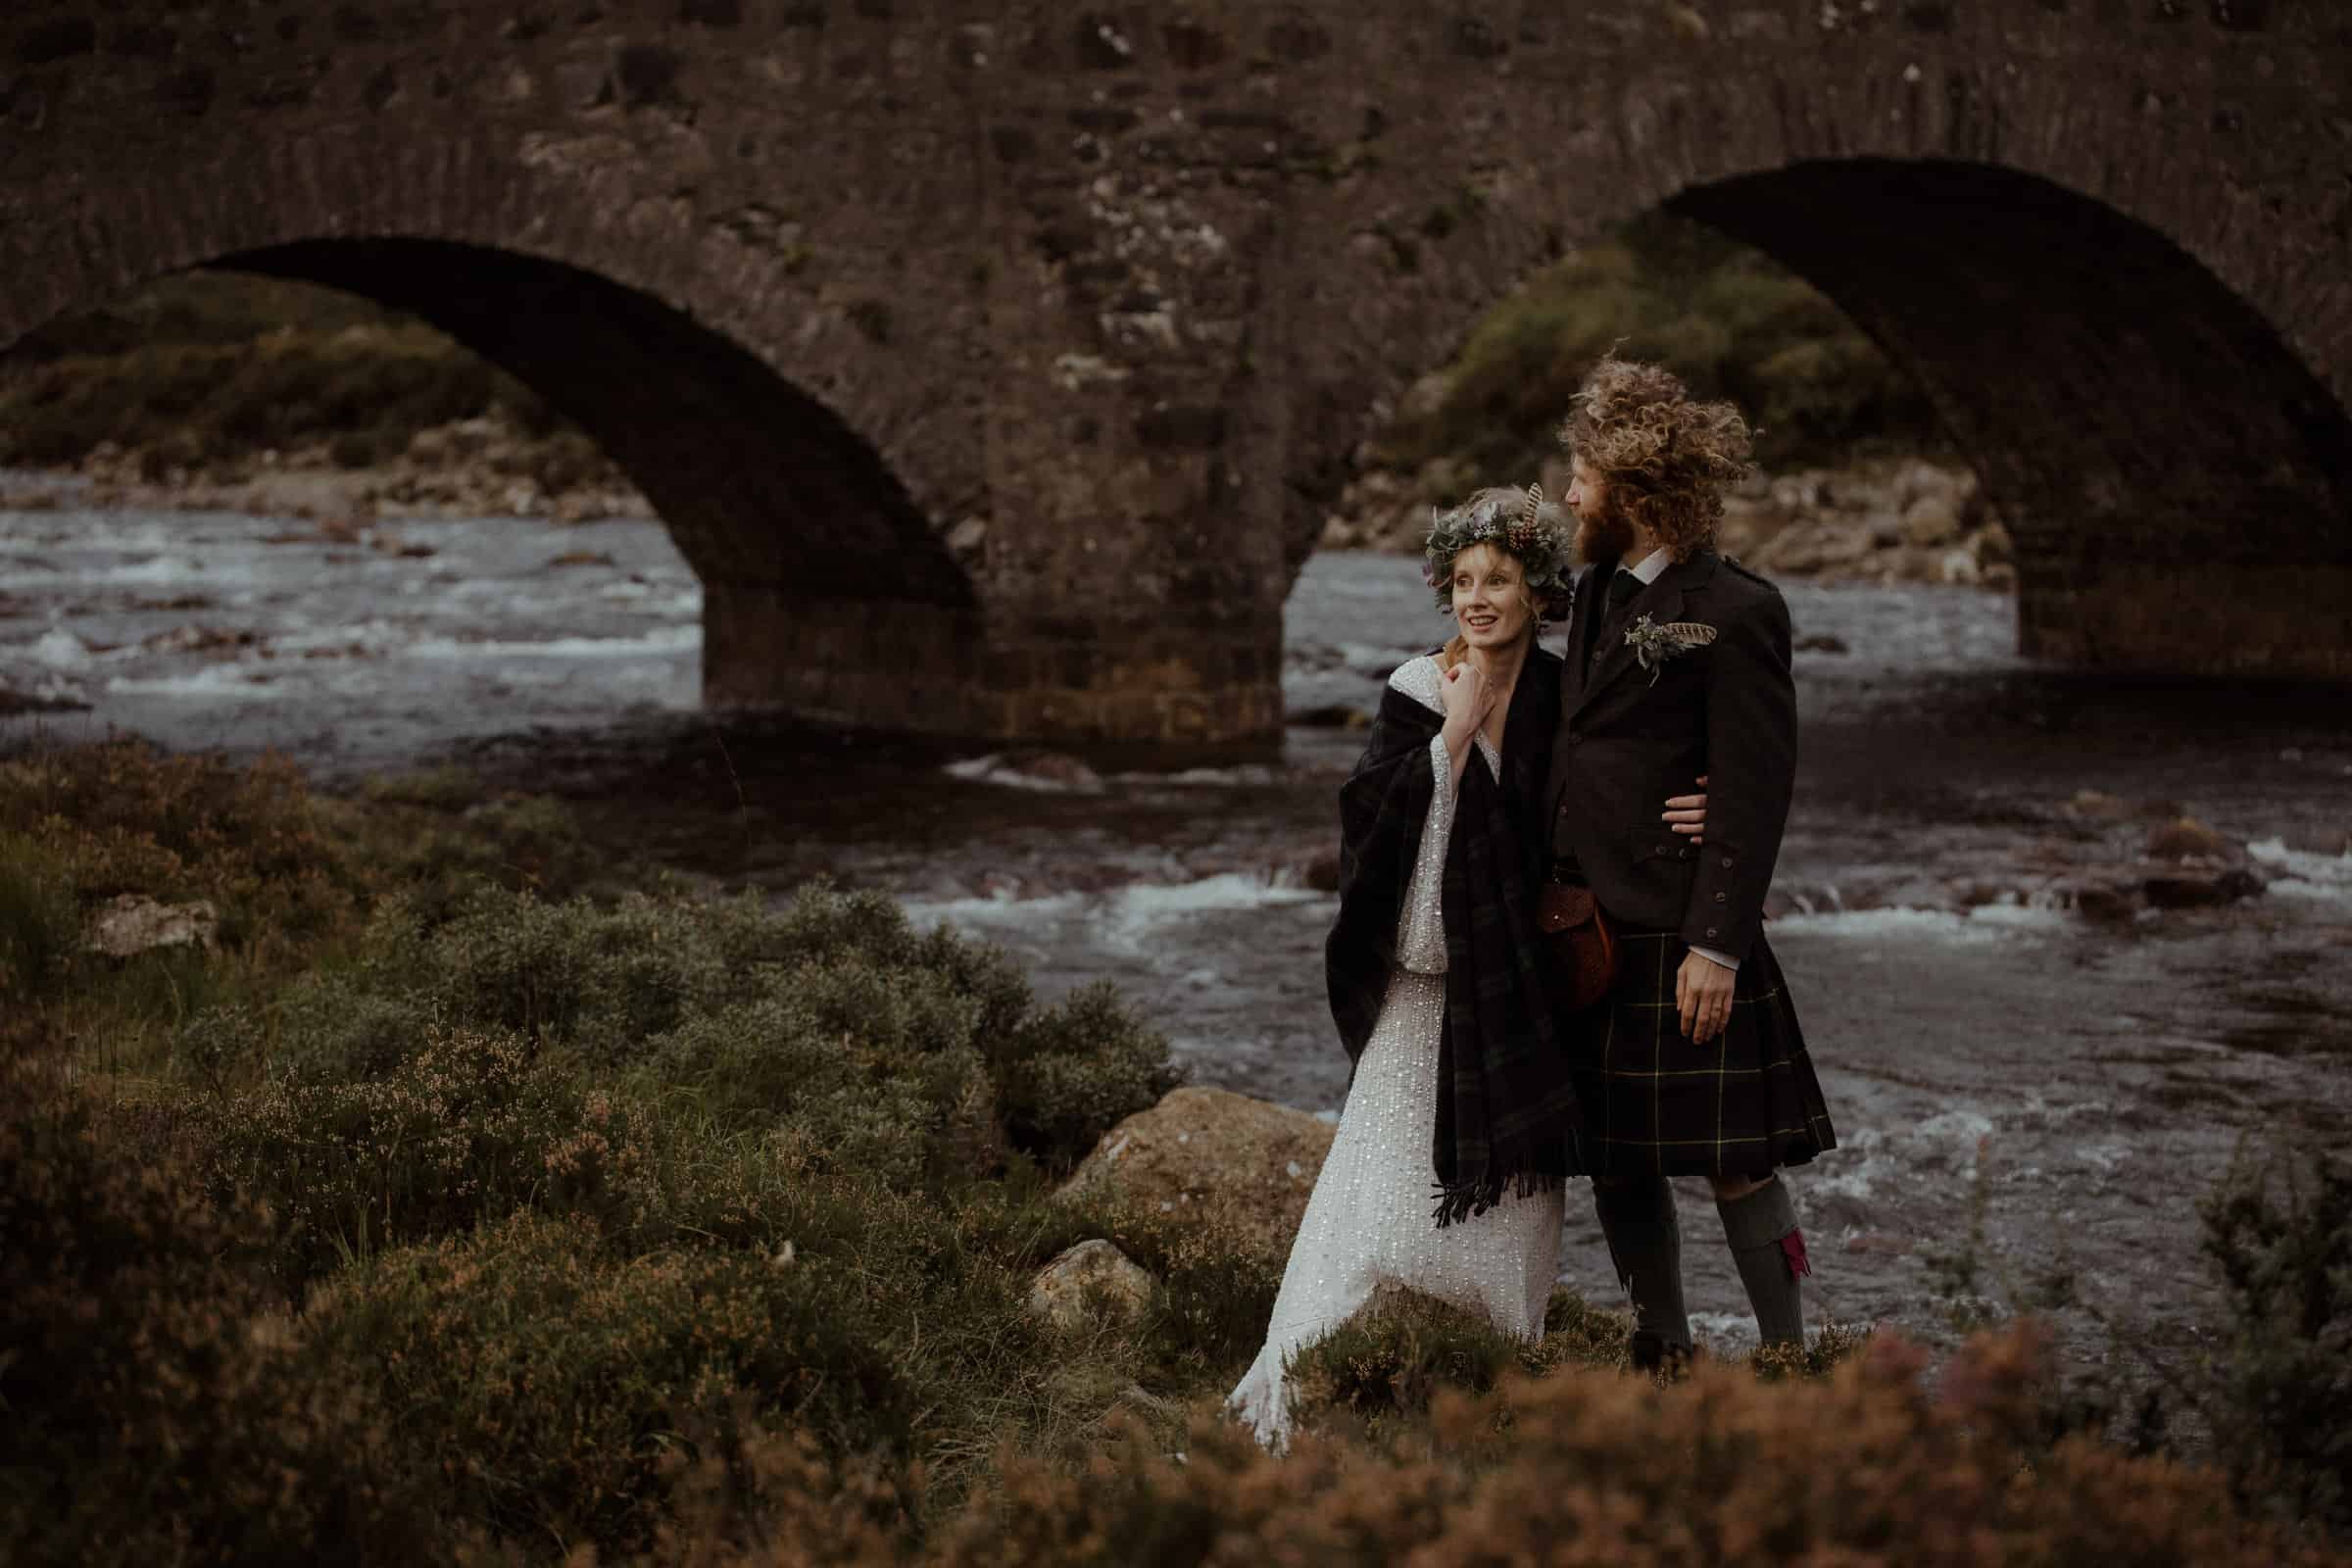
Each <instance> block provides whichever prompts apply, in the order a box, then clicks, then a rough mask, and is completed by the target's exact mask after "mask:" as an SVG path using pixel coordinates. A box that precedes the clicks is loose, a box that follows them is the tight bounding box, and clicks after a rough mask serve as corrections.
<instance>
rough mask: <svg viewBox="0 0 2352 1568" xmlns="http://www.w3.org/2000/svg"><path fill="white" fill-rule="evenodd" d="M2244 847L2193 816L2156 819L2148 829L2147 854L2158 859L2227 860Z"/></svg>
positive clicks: (2238, 856)
mask: <svg viewBox="0 0 2352 1568" xmlns="http://www.w3.org/2000/svg"><path fill="white" fill-rule="evenodd" d="M2242 856H2243V851H2242V850H2240V849H2239V847H2238V846H2237V845H2235V844H2232V843H2230V842H2229V840H2228V839H2226V838H2224V837H2222V835H2221V834H2219V833H2217V832H2215V831H2214V830H2213V829H2212V828H2210V827H2207V826H2206V825H2205V824H2204V823H2202V822H2200V821H2198V820H2197V819H2196V818H2195V817H2193V816H2177V817H2174V818H2173V819H2172V820H2171V821H2169V822H2159V823H2158V824H2156V826H2155V827H2154V828H2152V829H2150V830H2149V833H2148V857H2149V858H2151V859H2157V860H2226V859H2231V858H2242Z"/></svg>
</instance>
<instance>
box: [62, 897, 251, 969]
mask: <svg viewBox="0 0 2352 1568" xmlns="http://www.w3.org/2000/svg"><path fill="white" fill-rule="evenodd" d="M220 924H221V915H220V911H219V910H217V909H215V908H214V907H213V906H212V902H211V901H210V900H208V899H198V900H197V901H196V902H195V903H193V904H159V903H157V902H156V901H155V900H154V899H151V898H148V897H147V896H146V895H145V894H143V893H119V894H117V895H115V897H114V899H113V900H112V901H111V902H109V903H108V904H107V905H106V906H105V907H103V908H101V909H100V910H99V911H98V912H97V914H95V915H94V916H92V917H91V920H90V930H89V945H90V946H91V947H92V948H94V949H96V950H97V951H98V952H100V953H103V954H106V955H107V956H110V957H116V958H127V957H130V956H133V955H135V954H141V953H146V952H148V951H150V950H152V949H155V948H183V947H201V948H209V947H211V946H212V945H213V933H214V931H215V930H217V929H218V928H219V927H220Z"/></svg>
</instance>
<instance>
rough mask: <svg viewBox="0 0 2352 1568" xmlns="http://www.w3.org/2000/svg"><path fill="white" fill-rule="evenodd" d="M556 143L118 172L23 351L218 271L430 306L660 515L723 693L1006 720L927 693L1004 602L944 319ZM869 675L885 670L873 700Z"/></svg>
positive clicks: (859, 711) (319, 151) (947, 724)
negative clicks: (670, 208)
mask: <svg viewBox="0 0 2352 1568" xmlns="http://www.w3.org/2000/svg"><path fill="white" fill-rule="evenodd" d="M542 151H543V153H544V155H545V156H544V163H545V167H542V168H539V169H531V168H518V167H513V166H509V165H497V164H492V165H485V164H483V163H482V162H481V161H480V158H479V155H478V153H477V152H476V151H475V150H473V149H471V148H469V147H468V146H467V145H466V144H465V143H463V142H451V143H435V142H429V141H428V142H424V143H415V142H409V143H403V144H400V145H398V146H397V147H395V148H393V149H390V150H389V151H388V152H387V151H385V150H382V149H368V150H363V149H361V148H359V147H357V146H347V145H342V146H339V145H332V144H319V143H298V144H291V145H284V146H276V147H256V148H253V149H251V154H252V157H251V159H250V161H245V160H239V161H237V162H235V163H233V164H223V163H219V162H211V163H199V164H198V165H197V166H196V167H194V168H182V169H175V170H172V171H170V172H169V173H168V174H167V175H166V176H165V177H160V178H155V179H152V180H138V181H133V182H124V183H119V184H117V185H115V186H114V187H112V188H111V189H110V191H109V193H108V199H107V200H106V201H105V202H104V203H103V204H93V205H92V206H90V207H87V208H85V209H82V210H80V211H78V212H76V213H72V214H68V215H61V216H63V217H64V218H65V220H66V221H63V222H59V223H56V224H55V225H54V226H53V227H52V229H51V231H50V232H49V233H48V234H47V235H45V236H40V238H43V239H45V240H46V241H47V243H46V244H44V245H42V246H41V248H40V251H39V258H40V259H39V262H38V263H37V264H36V263H31V262H19V263H17V266H16V268H15V275H17V276H21V277H25V278H29V279H36V280H38V286H37V287H34V288H31V289H27V290H25V291H21V292H18V293H17V294H16V295H15V296H14V297H13V299H12V300H11V302H10V307H9V308H5V309H0V343H5V342H7V341H13V340H14V339H15V338H17V337H20V336H22V335H24V334H25V333H26V332H28V331H30V330H33V329H35V328H37V327H38V326H40V325H41V324H43V323H44V322H45V321H47V320H49V319H55V318H56V317H59V316H62V315H66V314H69V313H71V312H72V311H73V310H75V309H79V308H85V307H89V306H93V305H96V304H99V303H101V302H103V301H104V300H106V299H108V298H112V297H117V296H119V295H120V294H122V293H123V292H126V291H128V290H130V289H132V288H135V287H137V286H138V285H140V284H141V283H144V282H146V281H149V280H151V279H153V278H155V277H158V276H162V275H165V274H167V273H170V272H173V271H178V270H188V269H192V268H203V267H218V268H223V269H230V270H245V271H253V272H260V273H266V274H270V275H275V276H281V277H286V278H292V279H298V280H301V281H305V282H311V283H318V284H322V285H325V286H329V287H333V288H337V289H341V290H343V291H345V292H349V293H352V294H356V295H360V296H362V297H365V298H368V299H370V300H373V301H376V302H378V303H380V304H383V305H386V306H389V307H392V308H395V309H398V310H402V311H405V312H408V313H410V314H412V315H415V316H417V317H418V318H419V319H423V320H425V321H427V322H428V323H430V324H432V325H433V326H435V327H437V328H439V329H440V330H442V331H445V332H447V333H449V334H450V335H451V336H452V337H453V338H455V339H457V340H458V341H459V342H461V343H463V344H465V345H466V347H467V348H469V349H471V350H473V351H474V352H476V353H479V354H480V355H482V356H483V357H484V358H485V359H487V360H489V361H491V362H492V363H494V364H496V365H498V366H499V367H500V368H503V369H506V370H508V371H509V372H511V373H513V374H514V375H515V376H516V378H517V379H519V380H521V381H522V382H523V383H525V384H526V385H528V386H529V387H530V388H531V389H532V390H533V392H534V393H536V394H537V395H538V396H540V397H541V398H543V399H544V400H545V401H546V402H547V403H548V404H549V405H550V406H551V407H553V408H555V409H557V410H558V411H560V412H561V413H563V414H564V415H565V416H566V417H569V418H571V419H572V420H573V421H574V422H576V423H577V424H578V425H580V427H581V428H582V429H583V430H584V431H585V433H586V434H587V435H588V436H589V437H590V438H591V439H593V440H594V441H596V442H597V444H598V445H599V446H600V447H601V448H602V449H603V450H604V451H605V453H606V454H607V455H608V456H609V457H611V458H612V459H613V461H614V462H615V463H616V464H617V465H618V466H620V467H621V468H622V469H623V470H624V471H625V472H626V473H627V474H628V476H629V478H630V480H631V481H632V482H633V483H634V484H635V485H636V486H637V487H638V488H639V489H640V491H642V493H643V494H644V495H645V496H646V497H647V499H648V500H649V501H650V502H651V503H652V504H653V506H654V508H655V510H656V511H657V513H658V514H659V515H661V517H662V520H663V522H664V523H665V524H666V525H667V527H668V528H669V530H670V532H671V534H672V536H673V537H674V538H675V540H676V542H677V544H678V547H679V550H680V553H681V554H682V555H684V557H685V558H686V560H687V561H688V563H689V564H691V565H692V566H693V567H694V568H695V570H696V572H697V574H698V576H699V577H700V578H701V579H702V583H703V587H704V605H705V610H704V654H703V660H704V693H705V697H706V700H707V701H709V702H711V703H713V704H715V705H718V706H733V705H747V706H787V707H791V708H793V709H795V710H796V711H802V712H804V713H807V714H809V716H815V717H824V718H833V719H840V720H844V721H852V722H863V723H873V724H881V725H907V726H909V727H937V728H960V727H966V726H969V727H974V728H983V727H985V721H986V718H987V715H986V714H980V715H974V714H973V713H971V712H969V711H948V712H945V713H935V712H933V711H928V709H936V707H937V706H938V705H939V704H940V702H941V700H942V690H941V688H938V687H929V688H922V689H918V688H917V686H916V685H915V684H914V683H909V682H908V681H907V679H906V675H907V671H909V670H910V669H916V670H919V669H921V668H923V667H924V666H925V665H926V664H928V665H929V666H930V667H931V668H933V669H936V670H939V671H942V672H948V673H952V674H954V675H961V674H962V673H964V672H965V670H966V668H967V666H968V662H969V645H970V644H971V642H972V641H973V640H974V637H975V635H976V632H975V628H976V626H977V624H978V617H979V613H980V611H979V605H980V595H979V592H978V589H977V588H976V586H975V583H974V578H973V570H972V568H973V565H974V564H975V562H974V559H973V552H971V551H970V550H968V549H963V550H959V549H957V548H956V545H955V544H954V543H952V542H951V541H952V539H953V538H954V537H955V524H956V522H957V521H958V520H960V519H961V518H962V517H966V516H969V515H971V514H973V513H974V512H975V511H977V510H979V508H980V506H981V502H980V497H981V494H982V492H983V486H982V485H981V484H980V481H979V479H978V477H977V473H976V464H974V463H973V462H972V461H971V459H972V456H973V453H974V451H975V449H976V447H977V443H976V442H972V441H958V440H957V439H956V436H955V434H954V431H953V427H954V426H955V424H956V419H957V417H958V416H959V415H961V414H963V413H965V412H966V411H968V407H969V403H970V400H969V399H968V398H953V397H949V398H942V397H940V396H939V391H940V389H939V387H938V384H937V377H935V376H933V377H925V376H922V375H920V374H919V373H918V374H910V373H908V371H907V367H906V365H905V364H904V363H903V362H905V361H907V360H908V359H910V358H914V357H916V356H917V355H918V354H919V353H921V352H923V348H924V345H925V343H926V340H927V339H928V338H929V336H930V323H929V322H927V321H926V320H925V319H924V312H923V310H922V309H921V306H920V304H919V303H917V304H914V305H913V306H912V307H911V308H910V307H909V305H908V304H907V302H905V301H900V300H894V301H891V302H889V303H884V302H883V301H882V300H881V299H880V298H879V297H878V296H873V295H867V294H862V293H858V294H852V295H849V296H848V297H846V298H836V299H830V300H828V299H824V298H821V297H811V295H810V294H809V291H807V290H802V289H793V288H791V286H790V285H791V276H792V273H793V272H794V270H795V269H796V254H795V251H794V249H793V246H794V243H795V241H794V240H793V238H792V236H793V234H794V233H795V232H797V225H794V224H792V223H790V222H789V221H785V220H783V219H781V218H780V217H778V216H777V209H774V208H760V209H759V210H758V211H753V212H747V213H745V214H743V215H741V217H740V221H739V223H738V225H737V229H736V230H722V231H721V232H720V234H719V235H718V236H717V237H716V238H715V239H714V238H713V237H712V236H711V235H710V234H708V233H705V232H699V231H698V232H694V233H684V232H681V233H679V234H675V235H664V234H663V232H662V229H663V226H664V224H667V223H671V222H673V221H674V215H672V214H668V213H665V212H664V211H663V210H662V207H661V206H660V205H659V204H654V205H649V204H647V203H645V202H643V201H642V200H637V199H634V198H633V197H629V196H627V195H626V194H625V192H624V193H623V194H622V195H621V196H619V197H616V196H615V194H614V192H613V191H612V190H611V189H609V188H606V186H607V184H608V181H606V180H605V179H604V178H603V177H602V175H601V173H600V171H599V169H598V166H597V162H596V160H595V159H594V158H592V157H588V156H586V155H585V154H580V155H579V156H577V157H572V156H569V155H563V154H561V153H560V152H559V150H557V149H554V148H543V149H542ZM575 151H576V150H575ZM615 201H618V202H619V206H618V210H617V211H615V209H614V203H615ZM33 237H34V236H32V235H25V234H22V233H21V234H20V237H19V238H18V240H17V243H18V244H19V245H21V246H27V248H29V245H28V243H27V242H28V241H30V240H31V239H33ZM0 243H5V241H0ZM11 260H12V261H15V260H16V259H15V258H11ZM786 301H790V302H791V305H792V307H793V308H792V309H790V310H789V311H788V312H787V311H781V310H779V306H781V305H783V304H784V303H785V302H786ZM894 338H895V339H897V344H896V348H895V352H894ZM933 346H936V345H935V343H934V345H933ZM779 366H782V367H785V368H779ZM926 398H928V401H923V400H924V399H926ZM943 432H945V433H944V437H943ZM959 458H960V460H961V461H960V462H959V461H958V460H959ZM828 666H831V667H830V668H828ZM845 666H846V667H847V668H848V669H849V670H851V671H853V672H854V671H855V670H858V669H865V670H870V671H874V672H876V673H875V676H874V677H873V678H871V679H870V680H869V681H868V683H867V686H866V688H865V689H858V688H857V686H856V679H857V677H856V676H855V674H854V673H853V674H851V675H850V676H849V677H848V678H849V679H850V681H851V685H849V686H845V685H844V684H843V680H842V679H840V678H837V677H838V676H839V675H840V673H841V671H842V670H843V668H844V667H845ZM884 671H887V672H888V675H889V678H887V679H884V678H881V672H884ZM946 695H947V698H948V700H949V702H950V704H951V705H953V703H954V702H955V700H956V692H955V688H954V684H953V681H952V680H951V681H950V682H949V684H948V686H947V688H946ZM926 705H928V709H927V706H926Z"/></svg>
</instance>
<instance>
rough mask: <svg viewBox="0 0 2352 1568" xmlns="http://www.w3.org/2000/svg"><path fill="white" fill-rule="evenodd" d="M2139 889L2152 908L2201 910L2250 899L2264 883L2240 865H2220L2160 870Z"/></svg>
mask: <svg viewBox="0 0 2352 1568" xmlns="http://www.w3.org/2000/svg"><path fill="white" fill-rule="evenodd" d="M2139 886H2140V893H2141V895H2142V896H2143V897H2145V898H2146V899H2147V901H2148V904H2149V906H2150V907H2154V908H2158V909H2204V908H2211V907H2215V906H2217V905H2223V904H2235V903H2236V902H2237V901H2238V900H2240V899H2250V898H2253V897H2254V896H2255V895H2256V894H2258V893H2260V892H2262V891H2263V888H2264V886H2265V884H2264V882H2263V880H2262V878H2261V877H2259V876H2256V875H2255V874H2254V873H2253V872H2252V871H2250V870H2248V869H2247V868H2246V867H2244V866H2242V865H2223V866H2204V867H2194V866H2181V867H2179V868H2177V869H2171V870H2166V871H2161V872H2158V873H2157V874H2156V875H2154V876H2150V877H2147V878H2145V879H2143V880H2142V881H2141V883H2140V885H2139Z"/></svg>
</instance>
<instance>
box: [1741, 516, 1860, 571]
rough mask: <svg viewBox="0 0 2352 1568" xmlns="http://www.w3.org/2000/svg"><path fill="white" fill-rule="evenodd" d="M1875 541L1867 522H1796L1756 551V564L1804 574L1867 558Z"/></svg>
mask: <svg viewBox="0 0 2352 1568" xmlns="http://www.w3.org/2000/svg"><path fill="white" fill-rule="evenodd" d="M1877 548H1878V545H1877V543H1876V541H1875V540H1874V539H1873V537H1872V534H1871V530H1870V526H1869V524H1867V523H1858V522H1849V521H1845V520H1842V519H1839V520H1835V521H1830V522H1797V523H1791V524H1790V525H1789V527H1787V528H1785V529H1783V530H1782V531H1781V532H1780V533H1779V534H1778V535H1777V536H1775V537H1774V538H1773V539H1771V540H1770V541H1768V542H1767V543H1766V544H1765V546H1764V548H1763V549H1761V550H1759V551H1758V552H1756V565H1757V567H1758V568H1759V569H1760V570H1762V571H1765V572H1767V573H1770V572H1786V573H1788V574H1789V575H1791V576H1799V577H1801V576H1806V575H1810V574H1812V573H1814V572H1821V571H1828V570H1831V569H1832V568H1835V567H1839V566H1851V565H1856V564H1860V563H1861V562H1863V561H1865V560H1867V559H1868V558H1869V556H1870V554H1871V552H1872V551H1874V550H1876V549H1877Z"/></svg>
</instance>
